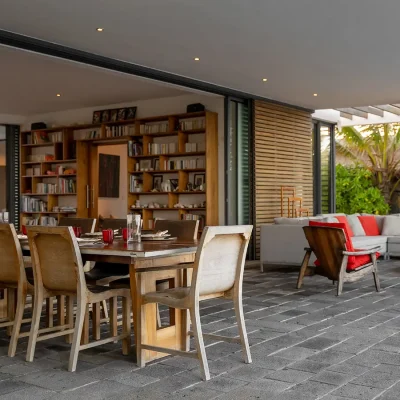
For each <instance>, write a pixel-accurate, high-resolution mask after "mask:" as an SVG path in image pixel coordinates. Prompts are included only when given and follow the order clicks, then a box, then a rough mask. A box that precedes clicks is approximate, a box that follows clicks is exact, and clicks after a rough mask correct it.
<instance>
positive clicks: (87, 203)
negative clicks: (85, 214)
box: [86, 185, 90, 208]
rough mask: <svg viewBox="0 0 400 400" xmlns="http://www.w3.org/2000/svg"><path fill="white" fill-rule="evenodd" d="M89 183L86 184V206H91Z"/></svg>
mask: <svg viewBox="0 0 400 400" xmlns="http://www.w3.org/2000/svg"><path fill="white" fill-rule="evenodd" d="M89 207H90V204H89V185H86V208H89Z"/></svg>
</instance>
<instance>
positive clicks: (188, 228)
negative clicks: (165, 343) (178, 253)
mask: <svg viewBox="0 0 400 400" xmlns="http://www.w3.org/2000/svg"><path fill="white" fill-rule="evenodd" d="M198 230H199V221H198V220H197V221H191V220H182V221H176V220H167V219H157V220H156V223H155V228H154V232H158V231H168V233H169V234H171V236H172V237H176V238H177V240H178V241H180V242H185V241H193V240H195V239H197V233H198ZM110 286H111V287H115V288H130V279H129V278H121V279H116V280H114V281H113V282H110ZM169 286H170V279H161V280H159V281H157V285H156V289H157V291H160V290H165V289H168V288H169ZM171 312H172V311H170V313H171ZM157 326H158V327H159V328H160V327H161V317H160V310H159V307H158V304H157Z"/></svg>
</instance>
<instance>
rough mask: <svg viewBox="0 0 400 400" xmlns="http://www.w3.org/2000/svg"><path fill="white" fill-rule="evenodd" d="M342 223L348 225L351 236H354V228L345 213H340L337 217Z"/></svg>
mask: <svg viewBox="0 0 400 400" xmlns="http://www.w3.org/2000/svg"><path fill="white" fill-rule="evenodd" d="M335 218H336V219H337V220H338V221H339V222H340V223H341V224H345V225H346V229H347V233H348V234H349V236H350V237H353V236H354V233H353V229H351V226H350V224H349V221H348V220H347V217H346V216H344V215H338V216H336V217H335Z"/></svg>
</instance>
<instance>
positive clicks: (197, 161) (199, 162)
mask: <svg viewBox="0 0 400 400" xmlns="http://www.w3.org/2000/svg"><path fill="white" fill-rule="evenodd" d="M202 168H205V160H204V159H203V158H194V159H193V158H192V159H179V160H169V161H165V164H164V169H165V170H167V171H170V170H177V169H202Z"/></svg>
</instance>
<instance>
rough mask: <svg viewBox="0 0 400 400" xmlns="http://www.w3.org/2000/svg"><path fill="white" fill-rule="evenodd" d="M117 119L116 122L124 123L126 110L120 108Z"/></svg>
mask: <svg viewBox="0 0 400 400" xmlns="http://www.w3.org/2000/svg"><path fill="white" fill-rule="evenodd" d="M117 119H118V121H125V119H126V108H120V109H119V110H118V116H117Z"/></svg>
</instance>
